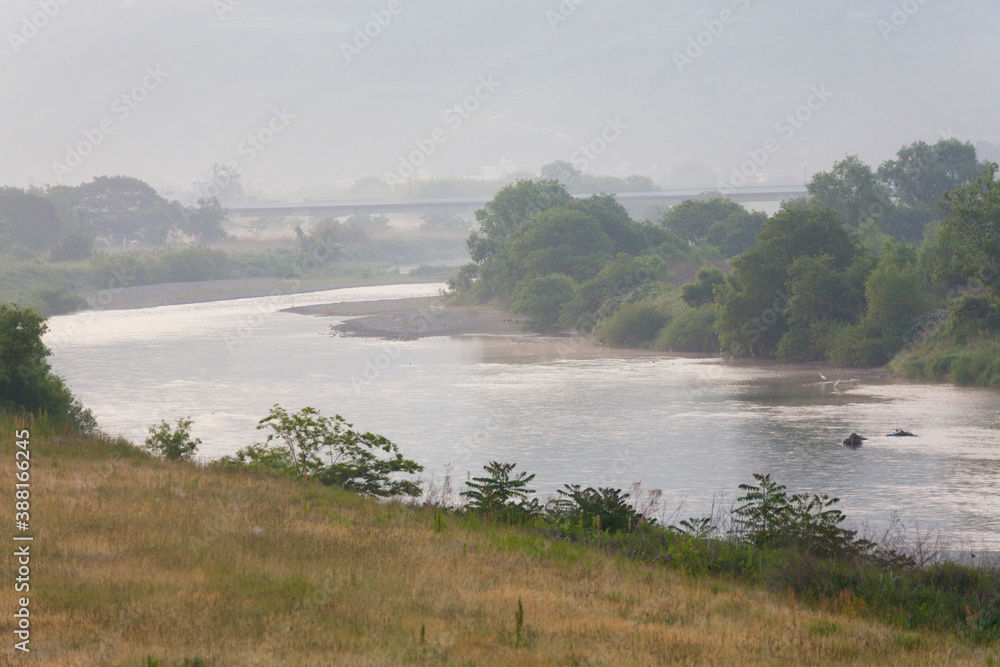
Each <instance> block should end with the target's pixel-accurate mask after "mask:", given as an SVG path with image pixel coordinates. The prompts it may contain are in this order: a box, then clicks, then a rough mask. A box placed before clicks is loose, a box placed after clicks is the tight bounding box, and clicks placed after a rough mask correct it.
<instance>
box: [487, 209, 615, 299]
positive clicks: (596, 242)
mask: <svg viewBox="0 0 1000 667" xmlns="http://www.w3.org/2000/svg"><path fill="white" fill-rule="evenodd" d="M613 250H614V244H613V242H612V241H611V239H610V238H609V237H608V235H607V234H606V233H605V232H604V230H602V229H601V225H600V223H599V222H598V221H597V220H596V219H595V218H594V217H593V216H591V215H587V214H586V213H582V212H580V211H575V210H571V209H567V208H553V209H548V210H546V211H543V212H542V213H539V214H537V215H535V216H534V217H533V218H532V219H531V220H530V221H529V222H528V223H526V224H525V225H524V226H523V227H522V228H521V229H520V230H519V231H518V233H517V236H516V237H515V238H514V239H513V240H512V241H511V242H510V243H509V244H508V247H507V248H506V251H505V252H506V254H507V256H508V258H509V259H510V260H511V261H512V262H513V263H514V265H515V266H516V267H517V268H516V270H517V271H519V272H520V273H521V275H522V276H544V275H548V274H550V273H562V274H565V275H567V276H569V277H570V278H572V279H573V280H576V281H582V280H589V279H590V278H593V277H594V276H595V275H597V274H598V273H599V272H600V270H601V268H602V267H603V266H604V264H606V263H607V262H608V261H609V260H610V259H611V258H612V252H613Z"/></svg>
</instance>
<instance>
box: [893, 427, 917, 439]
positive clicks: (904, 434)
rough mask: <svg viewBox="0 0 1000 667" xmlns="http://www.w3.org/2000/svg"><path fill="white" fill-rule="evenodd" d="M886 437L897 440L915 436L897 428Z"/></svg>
mask: <svg viewBox="0 0 1000 667" xmlns="http://www.w3.org/2000/svg"><path fill="white" fill-rule="evenodd" d="M887 437H890V438H891V437H897V438H915V437H917V436H916V434H914V433H910V432H909V431H904V430H903V429H901V428H897V429H896V430H895V431H893V432H892V433H890V434H889V435H888V436H887Z"/></svg>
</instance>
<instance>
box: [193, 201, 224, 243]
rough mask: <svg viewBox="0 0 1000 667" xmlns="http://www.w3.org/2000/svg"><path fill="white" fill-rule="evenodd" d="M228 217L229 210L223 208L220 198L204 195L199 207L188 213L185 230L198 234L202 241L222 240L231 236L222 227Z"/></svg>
mask: <svg viewBox="0 0 1000 667" xmlns="http://www.w3.org/2000/svg"><path fill="white" fill-rule="evenodd" d="M228 218H229V211H228V210H226V209H225V208H223V206H222V204H220V203H219V200H218V199H216V198H215V197H209V198H205V197H202V198H201V199H199V200H198V207H197V208H195V209H192V210H190V211H189V212H188V213H187V221H186V224H185V231H186V232H188V233H189V234H193V235H194V236H196V237H197V238H198V240H199V241H201V242H202V243H211V242H212V241H221V240H223V239H225V238H227V237H228V236H229V235H228V234H226V230H225V229H223V228H222V223H223V222H225V221H226V220H227V219H228Z"/></svg>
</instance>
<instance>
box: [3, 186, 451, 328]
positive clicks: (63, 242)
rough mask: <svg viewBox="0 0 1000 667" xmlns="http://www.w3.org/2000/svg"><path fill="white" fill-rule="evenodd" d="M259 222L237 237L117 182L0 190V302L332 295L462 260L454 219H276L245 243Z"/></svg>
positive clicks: (214, 204)
mask: <svg viewBox="0 0 1000 667" xmlns="http://www.w3.org/2000/svg"><path fill="white" fill-rule="evenodd" d="M271 222H272V221H268V220H263V219H258V220H254V221H251V222H249V223H247V224H246V225H244V229H243V230H242V231H243V232H245V234H244V235H243V236H242V237H237V236H236V235H234V233H232V232H231V231H227V229H231V228H232V226H233V223H232V222H231V221H230V220H229V219H228V213H227V211H226V209H225V208H223V207H222V206H221V204H219V202H218V200H217V199H215V198H207V199H202V200H199V202H198V204H197V206H194V207H186V206H183V205H181V204H179V203H177V202H169V201H167V200H165V199H163V198H162V197H160V196H159V195H158V194H157V193H156V192H155V190H153V189H152V188H151V187H150V186H149V185H147V184H146V183H143V182H142V181H140V180H138V179H134V178H129V177H124V176H120V177H99V178H96V179H94V180H93V181H92V182H90V183H84V184H82V185H79V186H76V187H69V186H57V187H46V188H30V189H28V190H21V189H18V188H9V187H5V188H0V257H2V265H0V301H10V302H14V303H18V304H20V305H23V306H30V307H32V308H34V309H35V310H37V311H38V312H41V313H43V314H45V315H53V314H60V313H67V312H72V311H74V310H77V309H80V308H83V307H86V306H87V298H86V297H89V298H90V300H91V301H93V300H94V298H95V297H96V296H97V295H99V294H100V293H101V292H102V291H104V290H113V289H117V288H123V287H134V286H141V285H158V284H163V283H180V282H197V281H210V280H226V279H249V278H281V279H289V280H295V281H299V282H301V281H304V280H309V281H313V282H315V281H325V282H326V283H329V284H330V285H331V286H332V285H335V284H337V282H338V280H343V279H344V278H347V277H354V278H370V277H372V276H373V275H375V274H377V273H383V274H384V276H383V277H384V279H385V280H399V277H398V276H396V277H395V278H393V277H392V276H391V275H389V274H388V273H386V271H389V270H391V269H392V267H398V266H400V265H405V264H421V263H430V262H434V261H435V260H450V259H455V258H460V257H463V256H464V255H465V249H464V247H463V244H462V240H463V236H464V235H465V234H466V233H467V231H468V225H467V223H465V222H464V221H462V220H461V219H460V218H456V217H453V216H443V215H440V214H429V215H427V216H425V220H424V223H423V224H422V225H421V228H420V229H419V230H416V229H415V230H400V229H395V228H392V227H391V226H390V225H389V220H388V218H386V217H385V216H378V215H353V216H349V217H347V218H345V219H343V220H336V219H328V220H319V221H312V222H311V223H310V222H309V221H305V220H300V221H294V220H292V221H288V220H280V221H278V223H280V224H279V225H278V226H279V227H280V229H277V230H276V233H278V234H280V236H278V237H275V238H271V239H269V240H260V239H256V238H254V237H255V235H258V234H259V233H261V232H262V231H264V230H265V229H266V228H268V227H269V226H270V223H271ZM233 231H241V230H233ZM448 275H450V270H449V271H444V272H438V273H436V274H435V275H434V277H440V278H442V279H444V278H447V277H448ZM99 305H104V304H99Z"/></svg>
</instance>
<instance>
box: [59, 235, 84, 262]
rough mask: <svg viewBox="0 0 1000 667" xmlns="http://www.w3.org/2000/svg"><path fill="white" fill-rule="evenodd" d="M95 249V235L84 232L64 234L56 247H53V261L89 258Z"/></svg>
mask: <svg viewBox="0 0 1000 667" xmlns="http://www.w3.org/2000/svg"><path fill="white" fill-rule="evenodd" d="M93 249H94V237H93V236H92V235H91V234H86V233H84V232H71V233H69V234H64V235H63V237H62V238H60V239H59V242H58V243H56V245H55V247H53V248H52V254H51V256H50V257H51V259H52V261H53V262H70V261H73V260H80V259H87V257H89V256H90V253H91V251H92V250H93Z"/></svg>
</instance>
